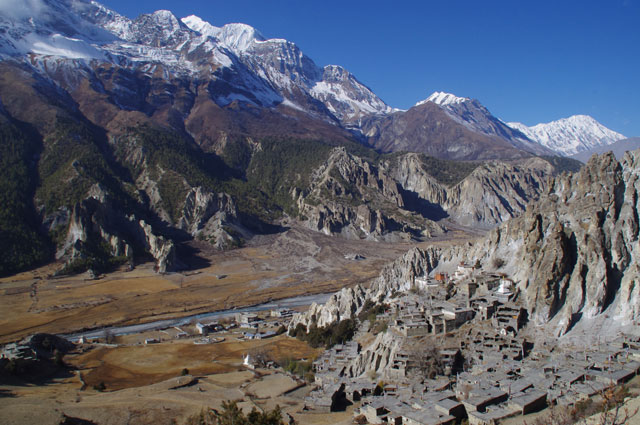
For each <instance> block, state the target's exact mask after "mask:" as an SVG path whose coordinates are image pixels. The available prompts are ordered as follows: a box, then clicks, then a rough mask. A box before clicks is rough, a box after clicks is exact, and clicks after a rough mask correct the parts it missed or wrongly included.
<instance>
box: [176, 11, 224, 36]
mask: <svg viewBox="0 0 640 425" xmlns="http://www.w3.org/2000/svg"><path fill="white" fill-rule="evenodd" d="M181 21H182V23H183V24H185V25H186V26H188V27H189V28H190V29H191V30H193V31H195V32H199V33H200V34H202V35H204V36H206V37H218V34H220V28H218V27H214V26H213V25H211V24H210V23H209V22H207V21H205V20H203V19H202V18H200V17H199V16H196V15H189V16H187V17H186V18H182V19H181Z"/></svg>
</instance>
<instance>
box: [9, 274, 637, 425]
mask: <svg viewBox="0 0 640 425" xmlns="http://www.w3.org/2000/svg"><path fill="white" fill-rule="evenodd" d="M301 310H302V309H301V308H296V309H295V310H294V309H289V308H277V309H271V310H264V311H251V312H247V311H244V312H236V313H233V312H231V313H229V314H227V315H225V316H222V317H217V318H216V319H215V320H212V319H206V318H202V319H193V320H190V321H189V322H187V323H184V324H182V325H179V326H169V327H165V328H160V329H152V330H147V331H145V332H139V333H132V334H125V335H114V334H112V333H111V332H110V331H109V329H106V330H104V332H102V334H101V335H100V336H98V337H92V338H89V337H85V336H80V337H79V338H77V339H71V338H67V339H69V341H67V340H66V339H65V338H59V339H60V340H64V342H65V343H67V344H70V345H71V346H72V347H73V348H69V349H70V350H75V351H76V352H78V353H89V352H91V351H92V350H94V349H98V348H100V349H112V348H113V349H115V348H118V349H122V348H126V347H131V348H135V347H149V348H150V349H151V348H152V347H156V346H157V347H166V346H167V344H169V345H174V344H177V345H179V346H184V345H185V344H186V345H189V344H192V345H195V346H198V347H202V346H213V345H220V347H222V346H223V345H225V344H230V343H232V344H236V345H234V347H236V348H234V350H235V351H233V353H235V354H231V356H232V357H233V356H234V355H235V356H237V358H235V359H231V360H229V359H227V360H225V361H226V364H227V365H228V366H230V368H227V369H224V370H225V371H226V372H225V373H228V372H229V371H232V370H246V371H250V372H251V375H248V376H247V377H246V378H245V379H248V380H247V383H245V384H243V385H245V386H246V387H245V389H244V390H242V392H240V393H239V394H244V398H245V399H246V400H247V402H246V403H247V406H253V405H255V403H256V402H257V401H258V400H259V399H260V397H258V398H255V395H252V394H253V393H254V392H255V391H254V389H255V388H261V387H259V385H262V386H265V385H267V386H268V384H267V383H268V382H276V381H277V380H279V381H277V382H279V385H280V386H281V387H282V388H279V387H278V386H274V385H271V386H270V387H269V391H267V390H266V389H264V390H261V391H262V393H264V394H265V395H264V397H266V399H269V400H271V402H275V400H276V399H278V397H280V398H281V397H285V396H286V398H284V399H283V400H287V401H288V402H289V403H290V406H291V407H290V408H289V410H288V411H287V415H288V417H290V418H291V421H295V419H294V418H296V417H297V418H298V420H305V418H307V419H308V418H311V417H316V416H314V415H322V414H324V415H329V416H327V420H330V418H331V417H332V416H331V415H336V414H338V413H339V412H343V413H342V414H343V415H344V413H348V414H349V415H351V421H352V422H353V423H359V424H364V423H370V424H385V423H392V424H402V425H450V424H460V423H463V421H467V422H468V423H469V424H471V425H484V424H487V425H488V424H497V423H502V421H504V420H506V419H508V418H514V417H518V416H521V415H528V414H530V413H532V412H539V411H542V410H544V409H546V408H548V407H551V406H562V407H572V406H576V405H577V404H578V403H581V402H584V401H585V400H589V399H590V398H593V397H594V396H595V397H597V396H599V395H601V394H602V393H603V392H604V391H605V390H607V389H609V388H610V387H615V386H619V385H620V384H622V383H625V382H627V381H629V380H632V379H633V378H634V377H635V376H636V375H637V374H638V372H639V371H640V339H639V338H637V337H634V336H631V335H624V334H620V335H617V336H616V338H615V340H614V341H613V342H611V341H608V342H607V344H603V345H593V346H580V347H578V346H574V347H560V346H558V345H557V344H556V343H555V342H554V340H553V338H549V339H545V338H540V335H536V334H535V333H532V332H530V329H529V328H530V327H528V326H527V324H528V312H527V310H526V308H525V307H524V306H523V305H522V304H521V302H520V299H519V294H518V290H517V285H516V284H515V282H513V281H512V280H511V279H509V277H508V276H506V275H505V274H501V273H495V272H491V273H489V272H484V271H482V270H480V269H479V267H477V266H476V265H470V264H460V265H459V266H458V267H457V269H456V270H455V271H454V272H453V273H452V274H451V275H449V274H446V273H435V274H433V275H432V276H420V277H416V278H414V279H413V280H412V281H410V282H406V283H405V284H404V285H401V286H400V287H398V288H397V290H395V291H393V293H391V294H388V295H387V296H386V297H384V299H378V300H376V302H374V301H371V300H369V301H368V303H367V304H366V305H365V306H363V311H362V312H361V315H360V316H359V319H358V320H357V322H358V327H357V331H356V333H355V335H354V336H353V338H352V339H351V340H349V341H346V342H344V343H340V344H336V345H334V346H332V347H331V348H329V349H326V350H324V351H318V350H316V351H315V352H316V354H314V355H312V356H311V357H309V358H298V359H290V360H292V361H293V363H291V364H292V365H293V366H294V367H297V366H296V365H297V364H298V363H304V364H305V365H309V366H308V369H304V371H303V372H301V373H300V372H299V371H295V370H293V368H292V369H289V368H288V367H287V365H286V364H284V363H283V362H282V359H275V358H273V356H269V355H267V353H266V351H265V350H264V349H252V348H250V347H252V346H253V347H256V345H255V344H254V343H255V342H256V341H261V340H271V339H278V341H282V338H285V339H289V340H291V339H292V337H289V336H287V335H286V332H287V329H288V328H289V325H290V322H291V319H292V318H293V316H294V315H295V314H296V313H297V312H299V311H301ZM369 311H375V314H368V312H369ZM363 315H364V316H363ZM41 339H42V338H40V339H37V338H36V337H30V338H27V339H25V340H23V341H22V342H19V343H10V344H7V345H5V346H4V347H3V350H2V357H3V358H7V359H15V358H22V359H37V358H38V357H39V356H42V353H40V352H39V351H38V349H37V348H35V347H42V345H43V342H42V341H41ZM298 343H299V344H304V343H303V342H300V341H299V342H298ZM50 344H51V343H50ZM57 344H62V343H61V342H55V343H54V345H55V346H56V349H57V348H58V345H57ZM237 344H240V345H239V347H247V348H246V349H242V348H241V349H240V350H238V349H237ZM243 344H244V345H243ZM309 348H310V347H309ZM318 353H319V354H318ZM81 355H82V354H81ZM227 357H228V355H227ZM212 359H213V360H214V362H215V356H214V357H212ZM311 362H312V363H311ZM221 370H222V369H221ZM184 371H185V372H183V373H188V371H187V369H186V368H185V369H184ZM89 376H90V375H89ZM219 376H221V377H222V376H224V373H223V374H221V375H219ZM81 381H82V382H84V381H83V380H82V379H81ZM262 381H264V382H263V383H262V384H261V382H262ZM280 381H281V382H280ZM190 382H191V381H190ZM193 382H197V379H196V380H195V381H193ZM201 382H204V381H201ZM251 382H252V383H251ZM199 385H200V384H199ZM269 385H270V384H269ZM197 388H198V391H200V392H202V391H205V390H204V388H206V387H205V386H198V387H197ZM265 388H266V387H265ZM274 391H275V392H274ZM262 393H261V392H260V391H258V394H262ZM202 394H203V393H202ZM202 394H201V396H202ZM291 397H294V398H291ZM266 399H265V400H266ZM251 403H254V404H251ZM467 422H465V423H467ZM292 423H294V422H292ZM297 423H304V422H297ZM327 423H329V422H327ZM341 423H342V422H341Z"/></svg>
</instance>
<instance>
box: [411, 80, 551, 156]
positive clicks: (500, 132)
mask: <svg viewBox="0 0 640 425" xmlns="http://www.w3.org/2000/svg"><path fill="white" fill-rule="evenodd" d="M426 103H433V104H435V105H438V106H439V107H440V108H441V109H442V110H443V111H445V112H446V113H447V115H448V116H449V117H451V118H452V119H453V120H454V121H456V122H458V123H460V124H462V125H463V126H465V127H466V128H468V129H469V130H471V131H474V132H476V133H480V134H484V135H486V136H494V137H499V138H501V139H503V140H506V141H507V142H509V143H510V144H511V145H512V146H514V147H516V148H518V149H522V150H525V151H527V152H531V153H536V154H540V155H548V154H550V153H551V152H550V151H549V150H548V149H546V148H544V147H542V146H540V145H539V144H538V143H534V141H532V140H530V139H529V138H528V137H527V136H526V135H525V134H522V133H521V132H520V131H514V130H513V129H512V128H511V127H509V126H508V125H507V124H505V123H504V122H502V121H501V120H500V119H498V118H496V117H495V116H493V115H492V114H491V112H489V110H488V109H487V108H486V107H485V106H484V105H482V104H481V103H480V102H478V101H477V100H476V99H469V98H467V97H459V96H456V95H454V94H451V93H444V92H435V93H433V94H432V95H431V96H429V97H428V98H426V99H425V100H422V101H420V102H418V103H416V105H415V106H420V105H424V104H426Z"/></svg>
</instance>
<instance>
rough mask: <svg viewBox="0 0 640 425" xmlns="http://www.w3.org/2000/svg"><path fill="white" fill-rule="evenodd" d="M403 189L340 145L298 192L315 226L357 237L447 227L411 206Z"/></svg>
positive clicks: (391, 236) (397, 236)
mask: <svg viewBox="0 0 640 425" xmlns="http://www.w3.org/2000/svg"><path fill="white" fill-rule="evenodd" d="M401 191H402V187H401V186H399V185H398V182H396V181H395V180H394V179H393V177H392V176H391V175H390V174H389V173H388V171H387V170H385V169H384V168H383V167H381V166H376V165H373V164H372V163H370V162H368V161H366V160H364V159H362V158H360V157H357V156H354V155H352V154H350V153H348V152H347V151H346V149H344V148H335V149H333V150H332V151H331V153H330V155H329V157H328V158H327V160H326V161H325V162H324V163H323V164H322V165H321V166H320V167H318V168H317V169H315V170H314V171H313V173H312V175H311V183H310V185H309V188H308V190H306V191H304V192H303V191H295V192H293V194H292V196H293V197H294V199H296V200H297V204H298V209H299V210H300V212H301V215H302V216H303V217H304V221H305V223H306V224H307V226H309V227H310V228H312V229H314V230H318V231H321V232H323V233H325V234H329V235H330V234H340V235H343V236H346V237H349V238H352V239H373V240H401V239H409V238H412V237H416V238H421V237H429V236H431V235H432V233H437V232H442V228H440V226H438V225H437V224H436V223H433V222H432V221H430V220H426V219H425V218H424V217H422V216H420V215H419V214H416V213H413V212H411V211H409V210H407V209H406V207H405V204H404V198H403V196H402V193H401Z"/></svg>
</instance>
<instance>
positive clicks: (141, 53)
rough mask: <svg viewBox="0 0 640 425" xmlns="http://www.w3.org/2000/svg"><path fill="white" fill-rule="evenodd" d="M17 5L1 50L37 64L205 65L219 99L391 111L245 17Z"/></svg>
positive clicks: (340, 73)
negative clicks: (218, 23)
mask: <svg viewBox="0 0 640 425" xmlns="http://www.w3.org/2000/svg"><path fill="white" fill-rule="evenodd" d="M0 7H1V6H0ZM22 9H25V10H23V13H20V14H19V15H16V14H13V15H11V14H9V13H6V11H4V10H2V9H0V29H2V30H3V34H2V35H0V55H2V56H3V57H4V58H7V57H12V58H16V57H23V58H26V57H29V60H30V62H31V63H36V64H40V66H39V67H40V68H41V69H46V68H48V65H46V64H45V63H51V62H56V63H57V65H59V64H61V63H62V64H64V65H68V66H76V67H78V66H87V65H89V64H90V63H91V61H97V62H110V63H114V64H117V65H119V66H126V67H129V68H133V69H136V70H138V71H140V70H142V71H143V72H147V73H149V74H153V73H154V72H157V70H158V66H161V67H162V69H163V72H164V73H165V74H166V75H165V76H166V77H169V75H170V74H173V75H191V76H202V75H203V73H205V74H207V73H208V74H209V75H208V78H211V79H213V80H215V81H217V82H218V83H219V84H218V86H224V87H225V89H224V90H222V92H221V94H220V95H219V96H217V99H216V101H217V103H218V104H220V105H226V104H229V103H230V102H233V101H236V100H239V101H243V102H249V103H255V104H257V105H258V106H261V107H275V106H278V105H284V106H288V107H293V108H295V109H298V110H303V111H306V112H310V113H312V114H314V115H316V116H319V117H322V116H328V118H327V119H333V120H335V119H337V120H339V121H345V122H346V121H349V120H352V119H354V118H357V117H359V116H361V115H363V114H370V113H374V114H375V113H386V112H389V111H391V108H390V107H389V106H387V105H386V104H385V103H384V102H383V101H382V100H381V99H380V98H379V97H377V96H376V95H375V94H374V93H373V92H372V91H371V90H370V89H368V88H367V87H366V86H364V85H363V84H361V83H360V82H358V80H357V79H356V78H355V77H354V76H353V75H352V74H350V73H349V72H348V71H346V70H344V69H342V68H339V67H333V66H330V67H327V68H324V69H323V68H321V67H319V66H317V65H316V64H315V63H314V62H313V60H311V59H310V58H309V57H308V56H306V55H305V54H304V53H303V52H302V51H301V50H300V49H299V48H298V47H297V46H296V45H295V44H294V43H292V42H290V41H287V40H283V39H266V38H265V37H264V36H262V35H261V34H260V33H259V32H258V31H257V30H256V29H255V28H252V27H251V26H249V25H245V24H227V25H224V26H222V27H215V26H213V25H211V24H210V23H208V22H206V21H204V20H202V19H200V18H199V17H197V16H189V17H186V18H183V19H182V20H180V19H178V18H176V17H175V16H174V15H173V14H172V13H171V12H170V11H167V10H160V11H157V12H154V13H151V14H145V15H141V16H139V17H138V18H136V19H129V18H127V17H125V16H122V15H120V14H118V13H117V12H115V11H113V10H110V9H108V8H106V7H105V6H103V5H101V4H99V3H97V2H94V1H87V0H47V1H40V0H33V1H29V2H27V3H26V4H24V5H23V7H22ZM69 60H74V61H75V62H70V61H69ZM77 60H81V62H80V63H78V62H77ZM167 73H168V74H167Z"/></svg>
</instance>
